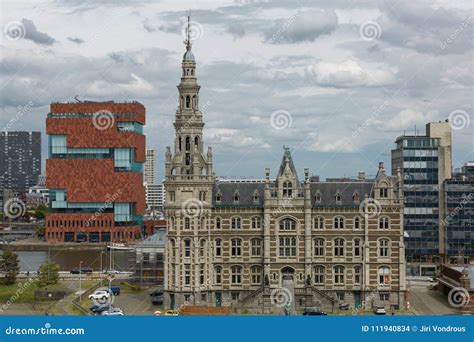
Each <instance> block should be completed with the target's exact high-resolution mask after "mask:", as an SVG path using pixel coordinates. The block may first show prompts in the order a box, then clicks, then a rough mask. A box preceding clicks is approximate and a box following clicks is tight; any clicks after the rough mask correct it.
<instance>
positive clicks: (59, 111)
mask: <svg viewBox="0 0 474 342" xmlns="http://www.w3.org/2000/svg"><path fill="white" fill-rule="evenodd" d="M103 110H105V111H108V112H110V113H111V115H110V116H109V118H112V117H113V118H112V120H110V121H109V122H108V123H107V124H106V125H105V126H101V127H99V128H98V126H97V123H96V122H95V120H96V118H94V113H96V112H98V111H103ZM118 122H137V123H139V124H142V125H143V124H145V107H144V106H143V105H142V104H140V103H137V102H132V103H114V102H104V103H101V102H97V103H96V102H85V103H53V104H51V112H50V113H49V115H48V118H47V120H46V133H47V134H50V135H66V141H67V148H133V149H134V151H135V162H138V163H144V162H145V136H144V135H143V134H141V133H139V132H133V131H119V130H118V128H117V123H118ZM46 186H47V187H48V188H49V189H64V190H65V191H66V196H67V199H66V201H67V202H68V203H132V204H133V207H134V212H133V215H134V216H141V215H143V213H144V211H145V207H146V205H145V188H144V187H143V174H142V173H139V172H124V171H115V170H114V159H113V158H94V159H89V158H78V159H74V158H61V159H59V158H51V159H48V160H47V161H46ZM141 231H142V230H141V227H140V226H139V225H138V224H136V225H130V224H129V225H121V226H115V224H114V213H113V209H110V208H109V209H107V210H106V208H105V207H104V208H100V209H97V210H96V211H95V212H87V213H84V212H81V211H80V210H77V212H74V209H72V210H71V209H68V210H67V211H66V212H65V211H64V210H62V211H61V210H60V209H56V208H50V212H49V213H48V215H47V217H46V239H47V240H48V241H51V242H63V241H89V242H104V241H110V240H112V241H114V242H116V241H123V242H130V241H135V240H136V239H137V238H139V237H140V234H141Z"/></svg>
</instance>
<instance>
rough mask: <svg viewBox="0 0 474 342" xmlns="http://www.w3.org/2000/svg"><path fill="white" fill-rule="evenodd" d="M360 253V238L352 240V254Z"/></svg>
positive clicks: (358, 254)
mask: <svg viewBox="0 0 474 342" xmlns="http://www.w3.org/2000/svg"><path fill="white" fill-rule="evenodd" d="M360 255H361V246H360V239H355V240H354V256H355V257H360Z"/></svg>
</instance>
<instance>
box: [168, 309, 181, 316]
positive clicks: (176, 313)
mask: <svg viewBox="0 0 474 342" xmlns="http://www.w3.org/2000/svg"><path fill="white" fill-rule="evenodd" d="M178 315H179V313H178V311H176V310H166V311H165V316H178Z"/></svg>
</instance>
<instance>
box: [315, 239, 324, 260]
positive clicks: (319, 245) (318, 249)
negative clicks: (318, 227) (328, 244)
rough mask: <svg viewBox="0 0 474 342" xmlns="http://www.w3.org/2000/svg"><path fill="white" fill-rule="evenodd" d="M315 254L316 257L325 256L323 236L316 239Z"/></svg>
mask: <svg viewBox="0 0 474 342" xmlns="http://www.w3.org/2000/svg"><path fill="white" fill-rule="evenodd" d="M314 256H316V257H322V256H324V239H321V238H318V239H314Z"/></svg>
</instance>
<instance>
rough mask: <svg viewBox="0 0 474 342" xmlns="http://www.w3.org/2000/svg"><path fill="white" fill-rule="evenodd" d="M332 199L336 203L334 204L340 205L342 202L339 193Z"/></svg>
mask: <svg viewBox="0 0 474 342" xmlns="http://www.w3.org/2000/svg"><path fill="white" fill-rule="evenodd" d="M334 199H335V201H336V204H341V202H342V195H341V194H340V193H337V194H336V196H334Z"/></svg>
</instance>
